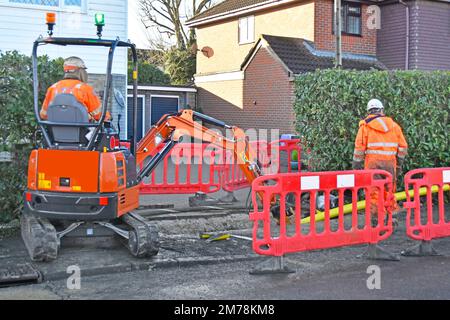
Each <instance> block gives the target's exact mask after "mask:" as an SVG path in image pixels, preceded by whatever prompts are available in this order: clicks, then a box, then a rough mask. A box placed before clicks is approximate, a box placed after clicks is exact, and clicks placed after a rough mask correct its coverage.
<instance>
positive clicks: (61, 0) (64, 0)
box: [9, 0, 82, 8]
mask: <svg viewBox="0 0 450 320" xmlns="http://www.w3.org/2000/svg"><path fill="white" fill-rule="evenodd" d="M9 2H12V3H22V4H31V5H38V6H47V7H79V8H81V4H82V0H9Z"/></svg>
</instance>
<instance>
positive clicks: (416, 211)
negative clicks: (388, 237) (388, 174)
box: [404, 167, 450, 255]
mask: <svg viewBox="0 0 450 320" xmlns="http://www.w3.org/2000/svg"><path fill="white" fill-rule="evenodd" d="M405 190H410V191H409V192H406V198H407V202H405V203H404V208H406V209H407V214H406V233H407V235H408V236H409V237H410V238H412V239H414V240H421V241H425V242H429V241H431V240H433V239H436V238H442V237H448V236H450V207H449V206H448V205H447V207H446V205H445V195H446V194H447V195H449V194H450V167H447V168H427V169H416V170H411V171H409V172H408V173H407V174H406V175H405ZM411 190H412V191H413V193H412V192H411ZM418 195H422V196H425V197H426V202H425V203H424V204H421V201H420V196H418ZM422 207H426V212H425V214H424V213H423V212H421V208H422ZM428 249H429V250H428V251H429V252H426V251H427V248H425V247H421V246H417V247H415V248H414V249H412V250H409V252H405V253H406V255H415V254H414V253H416V254H417V255H422V254H433V253H435V252H434V249H432V247H431V246H430V247H428ZM417 250H418V251H417ZM421 251H422V252H421Z"/></svg>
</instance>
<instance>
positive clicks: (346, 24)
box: [333, 2, 361, 35]
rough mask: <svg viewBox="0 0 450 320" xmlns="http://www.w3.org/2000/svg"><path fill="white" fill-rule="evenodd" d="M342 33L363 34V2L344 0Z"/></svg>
mask: <svg viewBox="0 0 450 320" xmlns="http://www.w3.org/2000/svg"><path fill="white" fill-rule="evenodd" d="M341 8H342V11H341V16H342V33H346V34H351V35H361V4H360V3H349V2H342V7H341ZM333 33H334V11H333Z"/></svg>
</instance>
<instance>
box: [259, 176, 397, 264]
mask: <svg viewBox="0 0 450 320" xmlns="http://www.w3.org/2000/svg"><path fill="white" fill-rule="evenodd" d="M392 187H393V183H392V176H391V175H390V173H388V172H387V171H383V170H354V171H335V172H310V173H301V172H297V173H280V174H273V175H267V176H262V177H259V178H257V179H256V180H254V181H253V184H252V200H253V212H252V213H250V220H252V221H253V222H254V226H253V249H254V251H255V252H256V253H258V254H262V255H271V256H278V257H280V256H283V255H284V254H286V253H293V252H299V251H308V250H316V249H325V248H334V247H340V246H350V245H356V244H364V243H367V244H373V245H374V244H376V243H378V242H379V241H382V240H384V239H386V238H388V237H389V236H390V235H391V234H392V216H391V214H390V212H388V210H387V208H388V201H387V200H388V199H386V198H391V197H393V195H392ZM359 190H363V191H364V193H365V194H366V195H367V196H368V195H369V194H371V193H372V194H373V192H376V193H377V194H378V200H377V202H376V213H375V218H376V222H377V223H376V225H374V226H373V225H372V223H371V222H372V221H371V220H372V219H371V208H370V206H369V205H367V206H366V208H365V211H364V215H362V216H360V217H359V216H358V210H359V208H358V191H359ZM320 200H322V203H323V208H321V210H323V211H322V212H321V213H319V214H318V215H317V217H316V212H317V206H318V203H320V202H321V201H320ZM346 200H347V202H349V203H347V204H346V203H345V202H346ZM305 202H306V205H305ZM261 205H262V206H261ZM331 207H334V208H331ZM372 210H373V208H372ZM344 211H345V212H348V213H349V215H350V217H349V220H347V221H344ZM280 213H281V214H280ZM277 215H278V216H277ZM289 215H290V217H289V218H288V216H289ZM305 216H310V218H309V219H310V221H309V222H305V221H304V222H303V223H302V217H305ZM319 216H321V218H323V222H321V221H319ZM334 216H336V217H337V221H333V223H332V221H331V219H332V218H333V217H334ZM386 217H387V219H385V218H386ZM359 218H363V219H359ZM277 220H278V223H279V224H277V223H275V221H277ZM316 220H317V221H316ZM289 222H290V224H288V223H289ZM260 231H262V232H260Z"/></svg>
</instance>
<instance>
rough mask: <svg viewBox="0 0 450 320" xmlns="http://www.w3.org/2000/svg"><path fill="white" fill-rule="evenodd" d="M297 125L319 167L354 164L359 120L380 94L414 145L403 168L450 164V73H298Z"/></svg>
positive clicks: (387, 110) (327, 168) (410, 147)
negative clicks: (372, 100)
mask: <svg viewBox="0 0 450 320" xmlns="http://www.w3.org/2000/svg"><path fill="white" fill-rule="evenodd" d="M295 85H296V101H295V106H294V109H295V114H296V130H297V132H298V134H299V135H301V136H303V141H304V144H305V147H306V148H310V149H311V156H312V158H313V161H311V163H312V164H313V168H312V169H313V170H316V171H318V170H346V169H350V168H351V162H352V157H353V148H354V141H355V136H356V134H357V132H358V123H359V120H361V119H363V118H364V117H365V116H366V105H367V102H368V101H369V100H370V99H372V98H378V99H380V100H381V101H382V102H383V104H384V106H385V112H386V115H387V116H391V117H393V119H394V120H395V121H397V122H398V123H399V124H400V125H401V127H402V128H403V133H404V135H405V137H406V140H407V142H408V145H409V156H408V157H407V160H406V161H405V165H404V167H403V171H404V172H406V171H408V170H410V169H414V168H422V167H442V166H450V117H449V114H450V72H443V71H440V72H438V71H437V72H422V71H365V72H364V71H349V70H336V69H332V70H320V71H316V72H314V73H308V74H305V75H302V76H299V77H297V79H296V82H295Z"/></svg>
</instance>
